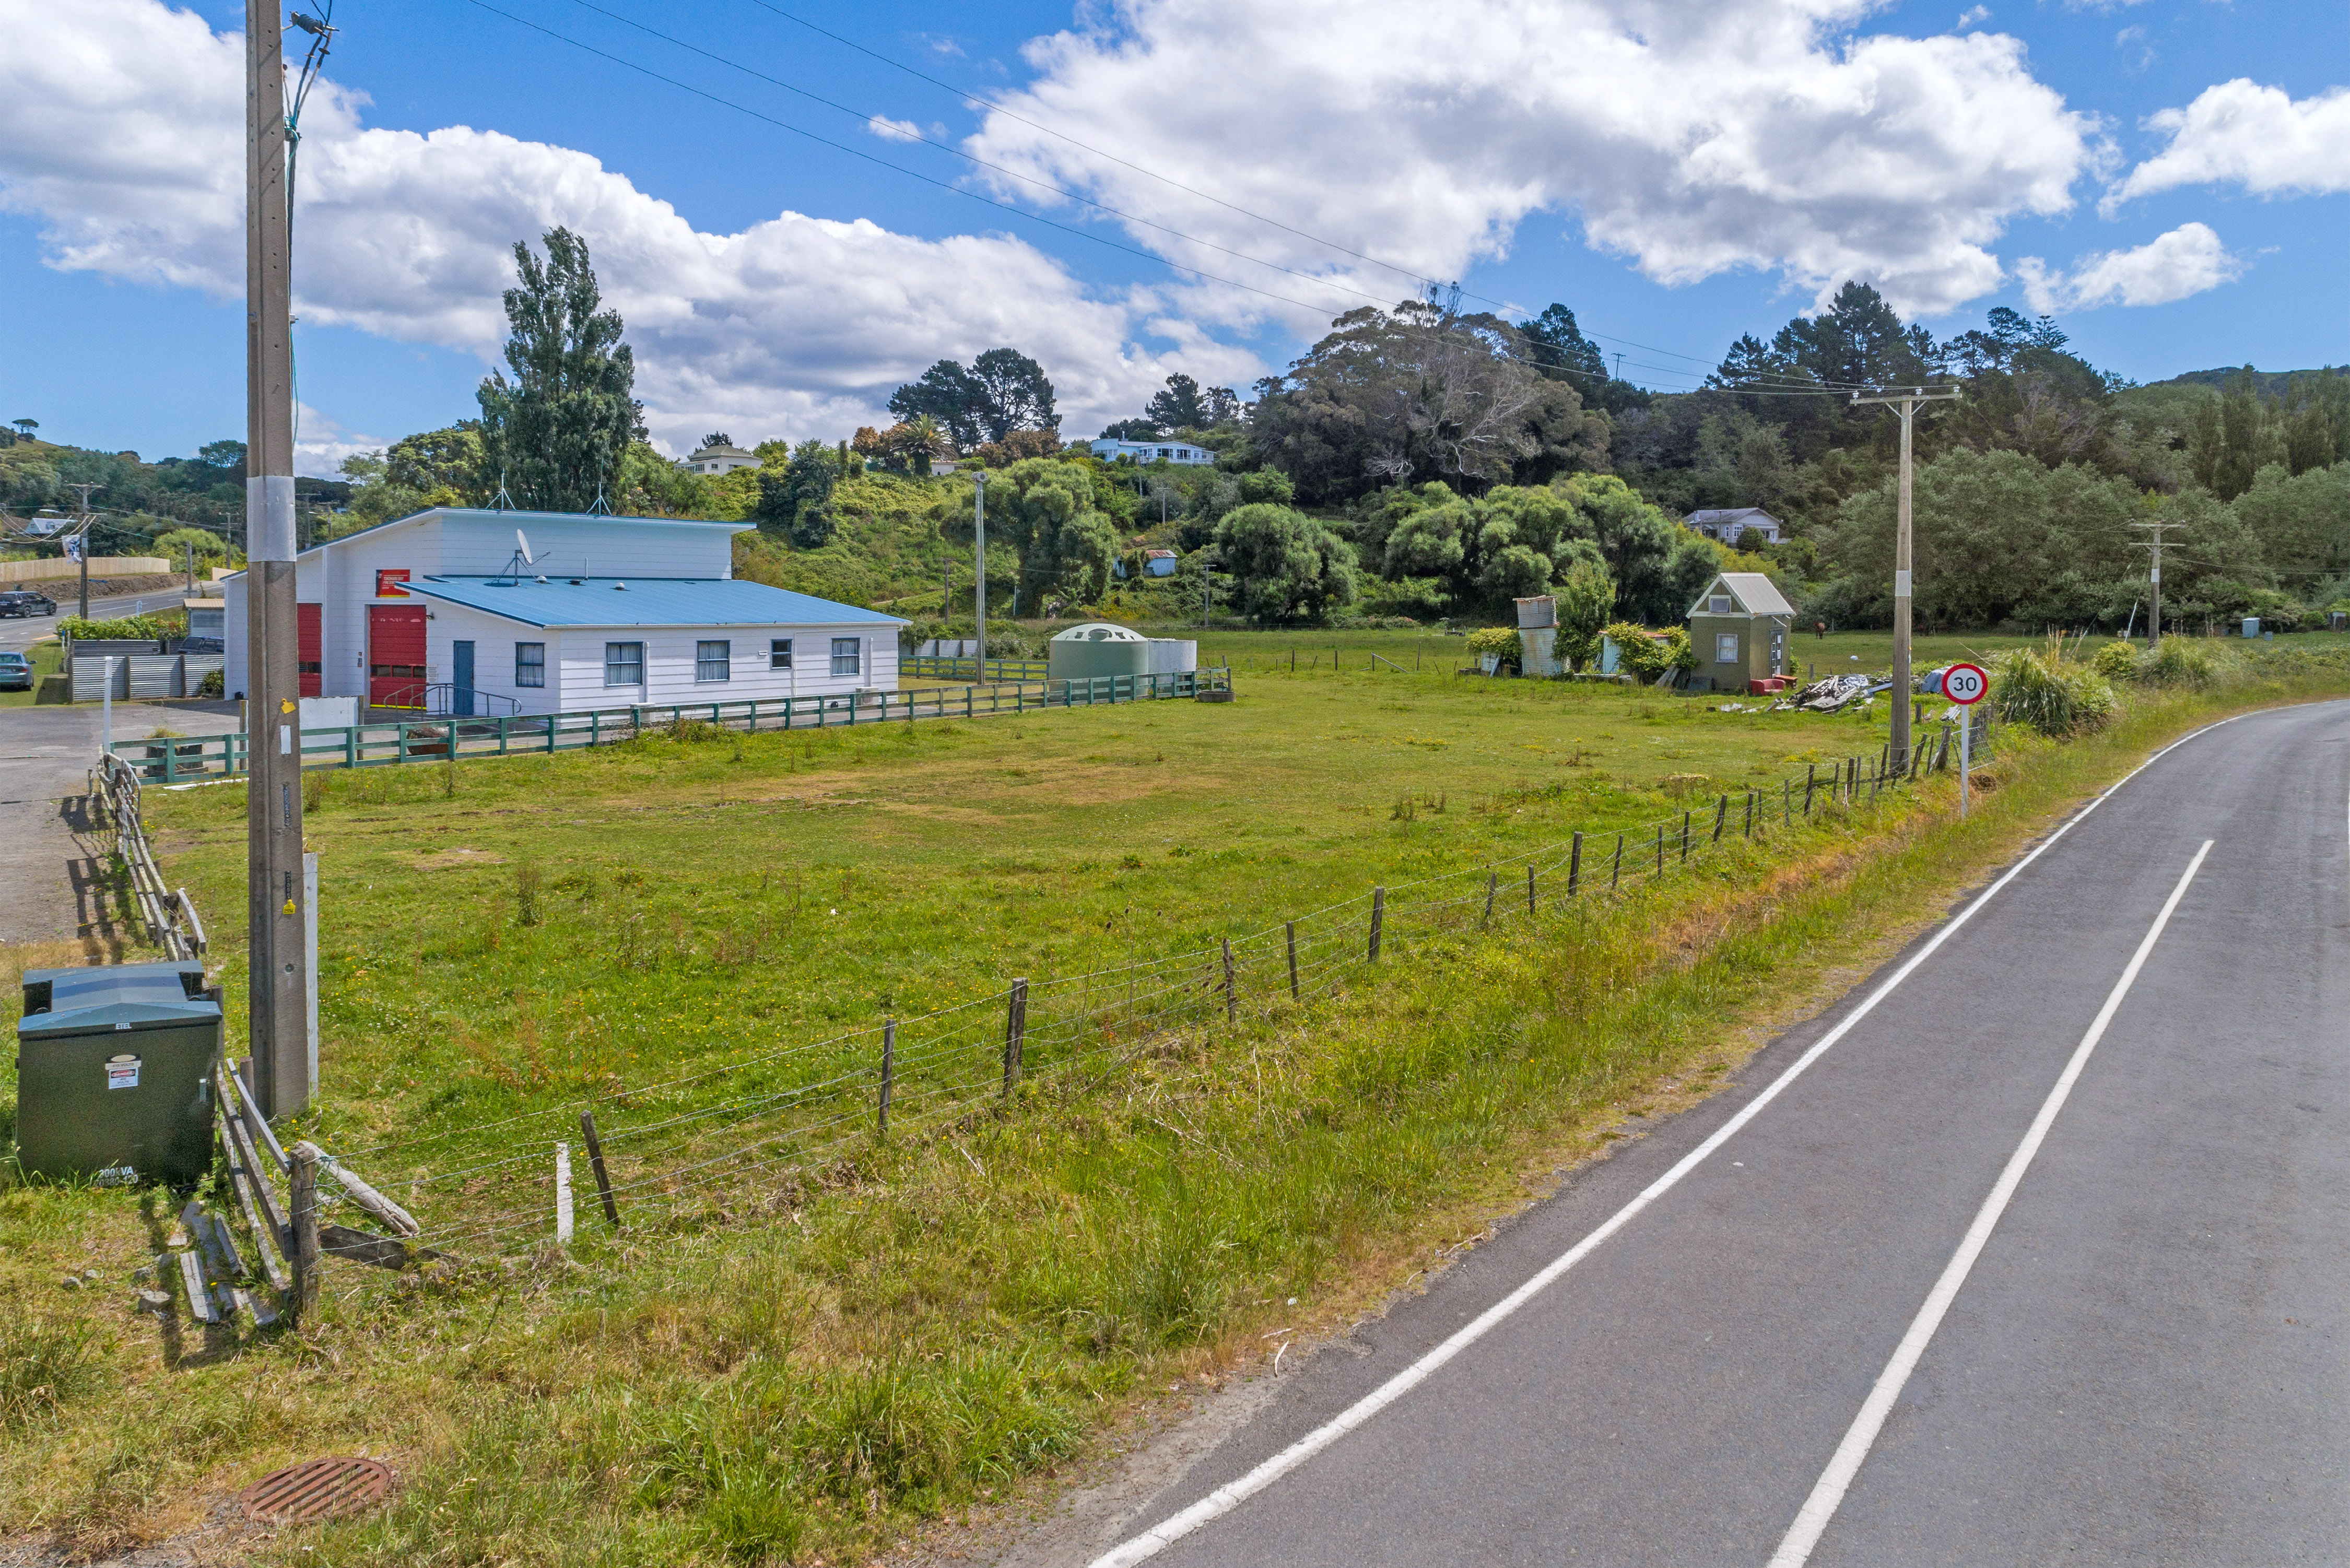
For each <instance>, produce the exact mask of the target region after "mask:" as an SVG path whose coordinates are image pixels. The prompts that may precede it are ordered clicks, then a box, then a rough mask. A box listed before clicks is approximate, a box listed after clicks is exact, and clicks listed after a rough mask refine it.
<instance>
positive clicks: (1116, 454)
mask: <svg viewBox="0 0 2350 1568" xmlns="http://www.w3.org/2000/svg"><path fill="white" fill-rule="evenodd" d="M1091 451H1092V452H1093V454H1094V455H1095V456H1096V457H1097V458H1099V459H1101V460H1102V461H1103V462H1162V461H1163V462H1172V463H1210V462H1215V461H1216V454H1215V453H1214V452H1210V451H1209V450H1208V449H1207V448H1206V447H1203V446H1193V445H1192V444H1191V442H1189V441H1117V440H1113V439H1112V438H1110V437H1108V436H1104V437H1103V438H1102V439H1101V440H1099V441H1096V442H1094V443H1093V446H1092V448H1091Z"/></svg>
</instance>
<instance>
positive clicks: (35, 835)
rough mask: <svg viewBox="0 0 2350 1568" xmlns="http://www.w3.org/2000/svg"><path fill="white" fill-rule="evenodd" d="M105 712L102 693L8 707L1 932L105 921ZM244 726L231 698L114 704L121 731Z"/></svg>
mask: <svg viewBox="0 0 2350 1568" xmlns="http://www.w3.org/2000/svg"><path fill="white" fill-rule="evenodd" d="M18 624H22V623H19V622H11V621H0V627H5V626H11V625H18ZM223 709H227V710H228V711H222V710H223ZM103 722H104V721H103V716H102V715H101V713H100V711H99V705H98V704H97V703H94V702H86V703H78V704H74V705H70V706H68V705H64V704H59V705H56V706H50V707H24V708H0V942H12V941H14V942H21V941H56V940H70V939H74V938H78V937H87V936H91V935H94V934H97V933H99V931H100V930H101V929H103V928H104V926H105V917H106V909H105V901H104V898H103V897H102V893H101V888H102V885H103V878H104V876H105V868H106V864H107V859H106V857H107V854H108V846H107V843H106V840H105V836H104V835H103V834H102V833H100V832H99V831H98V830H97V829H98V822H97V819H96V817H95V816H94V815H93V814H92V813H91V811H90V807H89V803H88V800H87V799H86V798H85V797H86V794H87V793H88V784H89V769H90V764H91V763H92V762H93V761H94V760H95V758H96V757H97V755H98V749H99V733H100V727H101V725H102V723H103ZM236 727H237V720H236V714H235V712H234V710H233V709H232V708H229V706H228V705H227V704H221V705H219V706H218V707H196V706H193V705H191V704H184V703H182V704H171V705H165V704H161V703H150V702H117V703H116V704H114V734H115V738H116V739H117V740H133V739H136V738H138V737H140V736H142V735H151V734H153V733H154V732H156V731H157V730H159V729H169V730H172V731H174V732H178V733H180V734H183V735H209V734H217V733H220V732H223V731H227V730H234V729H235V728H236Z"/></svg>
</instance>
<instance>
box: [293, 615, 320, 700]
mask: <svg viewBox="0 0 2350 1568" xmlns="http://www.w3.org/2000/svg"><path fill="white" fill-rule="evenodd" d="M294 609H295V612H296V619H298V620H299V621H300V622H301V638H302V647H301V652H300V654H299V655H298V656H297V659H296V664H295V666H294V667H295V669H296V670H299V671H301V674H302V695H303V696H305V697H317V696H322V695H324V693H323V692H322V691H320V690H319V687H318V677H319V674H320V672H321V671H322V670H324V669H325V668H326V665H325V661H324V660H323V659H321V658H320V657H319V653H318V607H317V605H296V606H295V607H294Z"/></svg>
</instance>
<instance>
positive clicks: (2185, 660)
mask: <svg viewBox="0 0 2350 1568" xmlns="http://www.w3.org/2000/svg"><path fill="white" fill-rule="evenodd" d="M2219 674H2220V659H2219V656H2218V655H2217V654H2215V653H2213V652H2212V651H2211V649H2209V648H2207V647H2205V646H2204V645H2203V644H2202V642H2201V641H2199V639H2195V638H2189V637H2166V638H2164V639H2162V640H2160V641H2159V642H2158V643H2156V644H2155V645H2154V651H2153V652H2151V653H2148V654H2147V656H2146V657H2145V658H2143V659H2139V660H2138V662H2137V678H2138V679H2139V680H2145V681H2149V682H2151V683H2152V684H2154V685H2157V686H2184V687H2190V688H2192V689H2194V690H2196V691H2201V690H2202V689H2203V688H2205V687H2207V686H2209V685H2210V684H2211V682H2212V681H2213V680H2217V679H2218V678H2219Z"/></svg>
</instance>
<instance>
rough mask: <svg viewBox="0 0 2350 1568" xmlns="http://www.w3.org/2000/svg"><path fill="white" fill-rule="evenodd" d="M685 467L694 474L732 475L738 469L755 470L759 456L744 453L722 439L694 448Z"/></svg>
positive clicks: (754, 453) (739, 448)
mask: <svg viewBox="0 0 2350 1568" xmlns="http://www.w3.org/2000/svg"><path fill="white" fill-rule="evenodd" d="M685 466H686V467H688V468H690V469H691V470H692V471H693V472H696V473H732V472H734V471H735V470H736V469H738V468H757V467H758V466H759V454H758V453H756V452H744V451H743V449H742V448H741V447H739V446H736V445H735V444H734V443H733V442H732V441H727V440H725V439H724V438H723V437H722V438H720V439H719V440H717V441H709V442H706V443H705V444H703V445H702V446H700V447H697V448H695V449H694V452H693V455H691V457H689V458H687V459H686V460H685Z"/></svg>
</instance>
